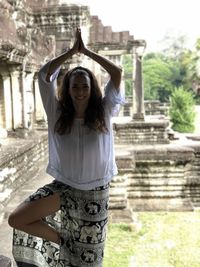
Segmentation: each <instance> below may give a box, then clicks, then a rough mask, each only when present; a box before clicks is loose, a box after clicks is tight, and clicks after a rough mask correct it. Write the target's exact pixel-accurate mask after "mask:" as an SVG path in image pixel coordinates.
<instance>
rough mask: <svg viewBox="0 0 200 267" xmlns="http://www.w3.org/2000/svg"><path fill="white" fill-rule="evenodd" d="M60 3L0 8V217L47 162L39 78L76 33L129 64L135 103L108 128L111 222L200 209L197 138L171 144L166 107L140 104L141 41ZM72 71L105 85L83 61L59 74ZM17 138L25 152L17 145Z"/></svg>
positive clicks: (26, 1)
mask: <svg viewBox="0 0 200 267" xmlns="http://www.w3.org/2000/svg"><path fill="white" fill-rule="evenodd" d="M61 2H63V1H59V0H54V1H51V0H2V1H1V2H0V25H1V27H0V58H1V61H0V145H1V147H0V152H1V155H0V203H1V207H0V209H1V208H3V207H4V206H5V205H6V203H7V202H8V201H9V199H10V197H11V195H12V193H13V191H14V190H16V189H17V188H19V186H20V185H21V184H22V183H23V182H24V181H25V180H26V179H27V177H26V174H27V171H28V172H29V175H30V176H31V174H34V173H35V171H37V167H36V165H37V164H35V163H36V162H38V160H41V158H44V155H45V154H46V151H47V133H46V128H45V127H46V124H45V123H46V117H45V115H44V111H43V107H42V104H41V100H40V95H39V90H38V82H37V73H38V70H39V68H40V66H41V65H42V64H44V63H45V62H46V61H47V60H49V59H50V58H53V57H54V56H55V55H58V54H60V53H61V52H62V51H64V50H65V49H67V48H69V47H70V45H71V42H72V41H73V38H74V29H75V28H76V27H77V26H80V27H81V29H82V32H83V37H84V41H85V42H86V43H87V44H88V46H89V47H90V48H91V49H93V50H94V51H96V52H98V53H101V54H103V55H105V56H107V57H109V58H110V59H112V60H113V61H115V62H116V63H118V64H120V65H121V64H122V57H123V55H124V54H131V55H132V58H133V64H134V73H133V74H132V77H133V81H134V84H133V98H132V99H130V101H127V104H126V105H125V106H124V107H123V108H122V110H121V113H120V116H119V117H118V118H114V120H113V127H114V132H115V144H116V159H117V164H118V168H119V174H118V176H116V177H115V178H114V180H113V182H112V183H111V192H110V193H111V199H110V210H111V217H112V214H114V216H113V220H114V221H118V220H120V221H125V222H130V221H131V220H132V212H133V211H144V210H194V209H195V208H199V207H200V138H199V137H197V136H193V135H188V136H184V137H182V139H181V140H180V139H178V140H176V139H175V140H170V139H169V134H168V128H169V119H168V117H167V111H166V107H165V106H161V104H160V103H159V102H157V101H154V102H144V97H143V86H142V57H141V55H140V54H139V53H138V52H137V51H138V48H140V47H142V48H144V47H145V45H146V43H145V41H144V40H135V39H134V37H133V36H132V35H130V34H129V32H128V31H124V32H113V31H112V28H111V27H110V26H104V25H103V24H102V22H101V20H100V19H99V18H98V17H97V16H91V15H90V11H89V8H88V7H87V6H82V5H78V4H73V1H72V2H70V1H66V2H67V4H62V3H61ZM74 64H81V65H87V66H88V65H89V67H90V68H91V69H92V70H93V71H94V72H95V73H96V75H97V78H98V81H99V83H100V85H101V86H103V85H104V82H105V78H106V77H105V73H104V72H103V70H102V69H101V68H100V67H99V66H98V65H96V64H94V63H93V62H92V61H90V60H89V59H87V58H82V56H74V57H73V59H72V60H71V61H69V62H67V63H66V64H65V66H64V67H63V69H62V71H61V73H63V72H64V71H65V70H66V69H68V68H71V67H73V65H74ZM122 84H123V82H122ZM149 114H150V115H149ZM155 114H156V115H155ZM35 136H36V137H35ZM13 137H14V138H13ZM22 138H23V140H24V145H22V144H21V142H19V143H18V141H19V140H21V139H22ZM8 139H9V142H10V143H9V144H10V145H6V144H7V141H6V140H8ZM12 144H15V150H13V149H12Z"/></svg>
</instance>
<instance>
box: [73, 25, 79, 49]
mask: <svg viewBox="0 0 200 267" xmlns="http://www.w3.org/2000/svg"><path fill="white" fill-rule="evenodd" d="M79 47H80V29H79V28H77V29H76V34H75V40H74V44H73V46H72V48H71V50H72V51H73V54H76V53H79V52H80V51H79Z"/></svg>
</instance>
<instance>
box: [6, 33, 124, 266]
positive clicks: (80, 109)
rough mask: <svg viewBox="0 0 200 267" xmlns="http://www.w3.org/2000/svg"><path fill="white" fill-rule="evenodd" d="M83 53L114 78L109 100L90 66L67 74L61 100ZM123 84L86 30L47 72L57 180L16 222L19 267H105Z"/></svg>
mask: <svg viewBox="0 0 200 267" xmlns="http://www.w3.org/2000/svg"><path fill="white" fill-rule="evenodd" d="M76 53H82V54H84V55H85V56H88V57H89V58H91V59H93V60H94V61H96V62H97V63H99V64H100V65H101V66H102V67H103V68H104V69H105V70H106V71H107V72H108V73H109V75H110V80H109V82H108V83H107V85H106V88H105V95H104V97H102V94H101V91H100V89H99V87H98V84H97V81H96V78H95V76H94V75H93V74H92V72H91V71H89V70H88V69H86V68H82V67H76V68H74V69H72V70H70V71H68V72H67V73H66V74H65V76H64V79H63V85H62V88H61V90H60V91H59V93H58V97H57V96H56V79H57V76H58V73H59V69H60V66H61V65H62V64H63V63H64V62H65V61H66V60H67V59H69V58H70V57H72V56H73V55H74V54H76ZM120 82H121V69H120V68H119V67H117V66H116V65H115V64H113V63H112V62H110V61H109V60H107V59H106V58H104V57H102V56H100V55H98V54H96V53H94V52H92V51H91V50H89V49H88V48H87V47H86V46H85V44H84V42H83V40H82V36H81V30H80V29H77V30H76V37H75V41H74V44H73V47H72V48H71V49H70V50H69V51H67V52H65V53H63V54H62V55H60V56H59V57H56V58H55V59H53V60H51V61H50V62H48V63H47V64H46V65H44V66H43V67H42V68H41V70H40V71H39V88H40V93H41V97H42V101H43V105H44V108H45V111H46V114H47V118H48V137H49V163H48V166H47V173H49V174H50V175H51V176H53V177H54V181H53V182H52V183H50V184H48V185H45V186H44V187H43V188H40V189H38V191H37V192H36V193H34V194H33V195H31V196H30V197H29V198H28V199H27V200H25V201H24V202H23V203H22V204H21V205H20V206H19V207H17V208H16V210H15V211H14V212H13V213H12V214H11V215H10V217H9V220H8V222H9V224H10V226H11V227H13V228H14V238H13V255H14V258H15V260H16V262H17V265H18V266H20V267H34V266H37V267H40V266H41V267H47V266H53V267H55V266H57V267H61V266H63V267H67V266H78V267H84V266H87V267H90V266H91V267H92V266H93V267H99V266H102V261H103V250H104V245H105V235H106V225H107V222H108V199H109V182H110V181H111V179H112V177H113V176H114V175H115V174H117V167H116V164H115V158H114V151H113V134H112V124H111V117H112V115H113V112H114V111H115V110H116V107H117V106H118V104H122V103H123V101H124V99H123V97H122V95H121V93H120V89H119V86H120Z"/></svg>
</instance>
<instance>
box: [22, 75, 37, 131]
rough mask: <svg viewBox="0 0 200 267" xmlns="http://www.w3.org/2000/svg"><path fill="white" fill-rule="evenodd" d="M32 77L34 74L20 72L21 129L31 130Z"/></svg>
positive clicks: (32, 107) (32, 109) (32, 106)
mask: <svg viewBox="0 0 200 267" xmlns="http://www.w3.org/2000/svg"><path fill="white" fill-rule="evenodd" d="M33 76H34V73H27V72H24V71H22V72H21V87H22V88H21V89H22V107H23V108H22V113H23V128H25V129H32V128H33V111H34V101H33Z"/></svg>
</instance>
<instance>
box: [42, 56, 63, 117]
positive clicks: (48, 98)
mask: <svg viewBox="0 0 200 267" xmlns="http://www.w3.org/2000/svg"><path fill="white" fill-rule="evenodd" d="M50 62H51V61H49V62H48V63H46V64H45V65H44V66H42V67H41V69H40V70H39V73H38V83H39V89H40V95H41V98H42V103H43V106H44V109H45V111H46V114H47V118H49V115H50V114H52V112H54V111H55V107H56V104H57V98H56V87H57V77H58V74H59V71H60V68H58V69H57V70H56V71H55V72H54V73H53V74H52V75H51V77H50V82H47V81H46V75H47V72H48V69H49V65H50Z"/></svg>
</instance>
